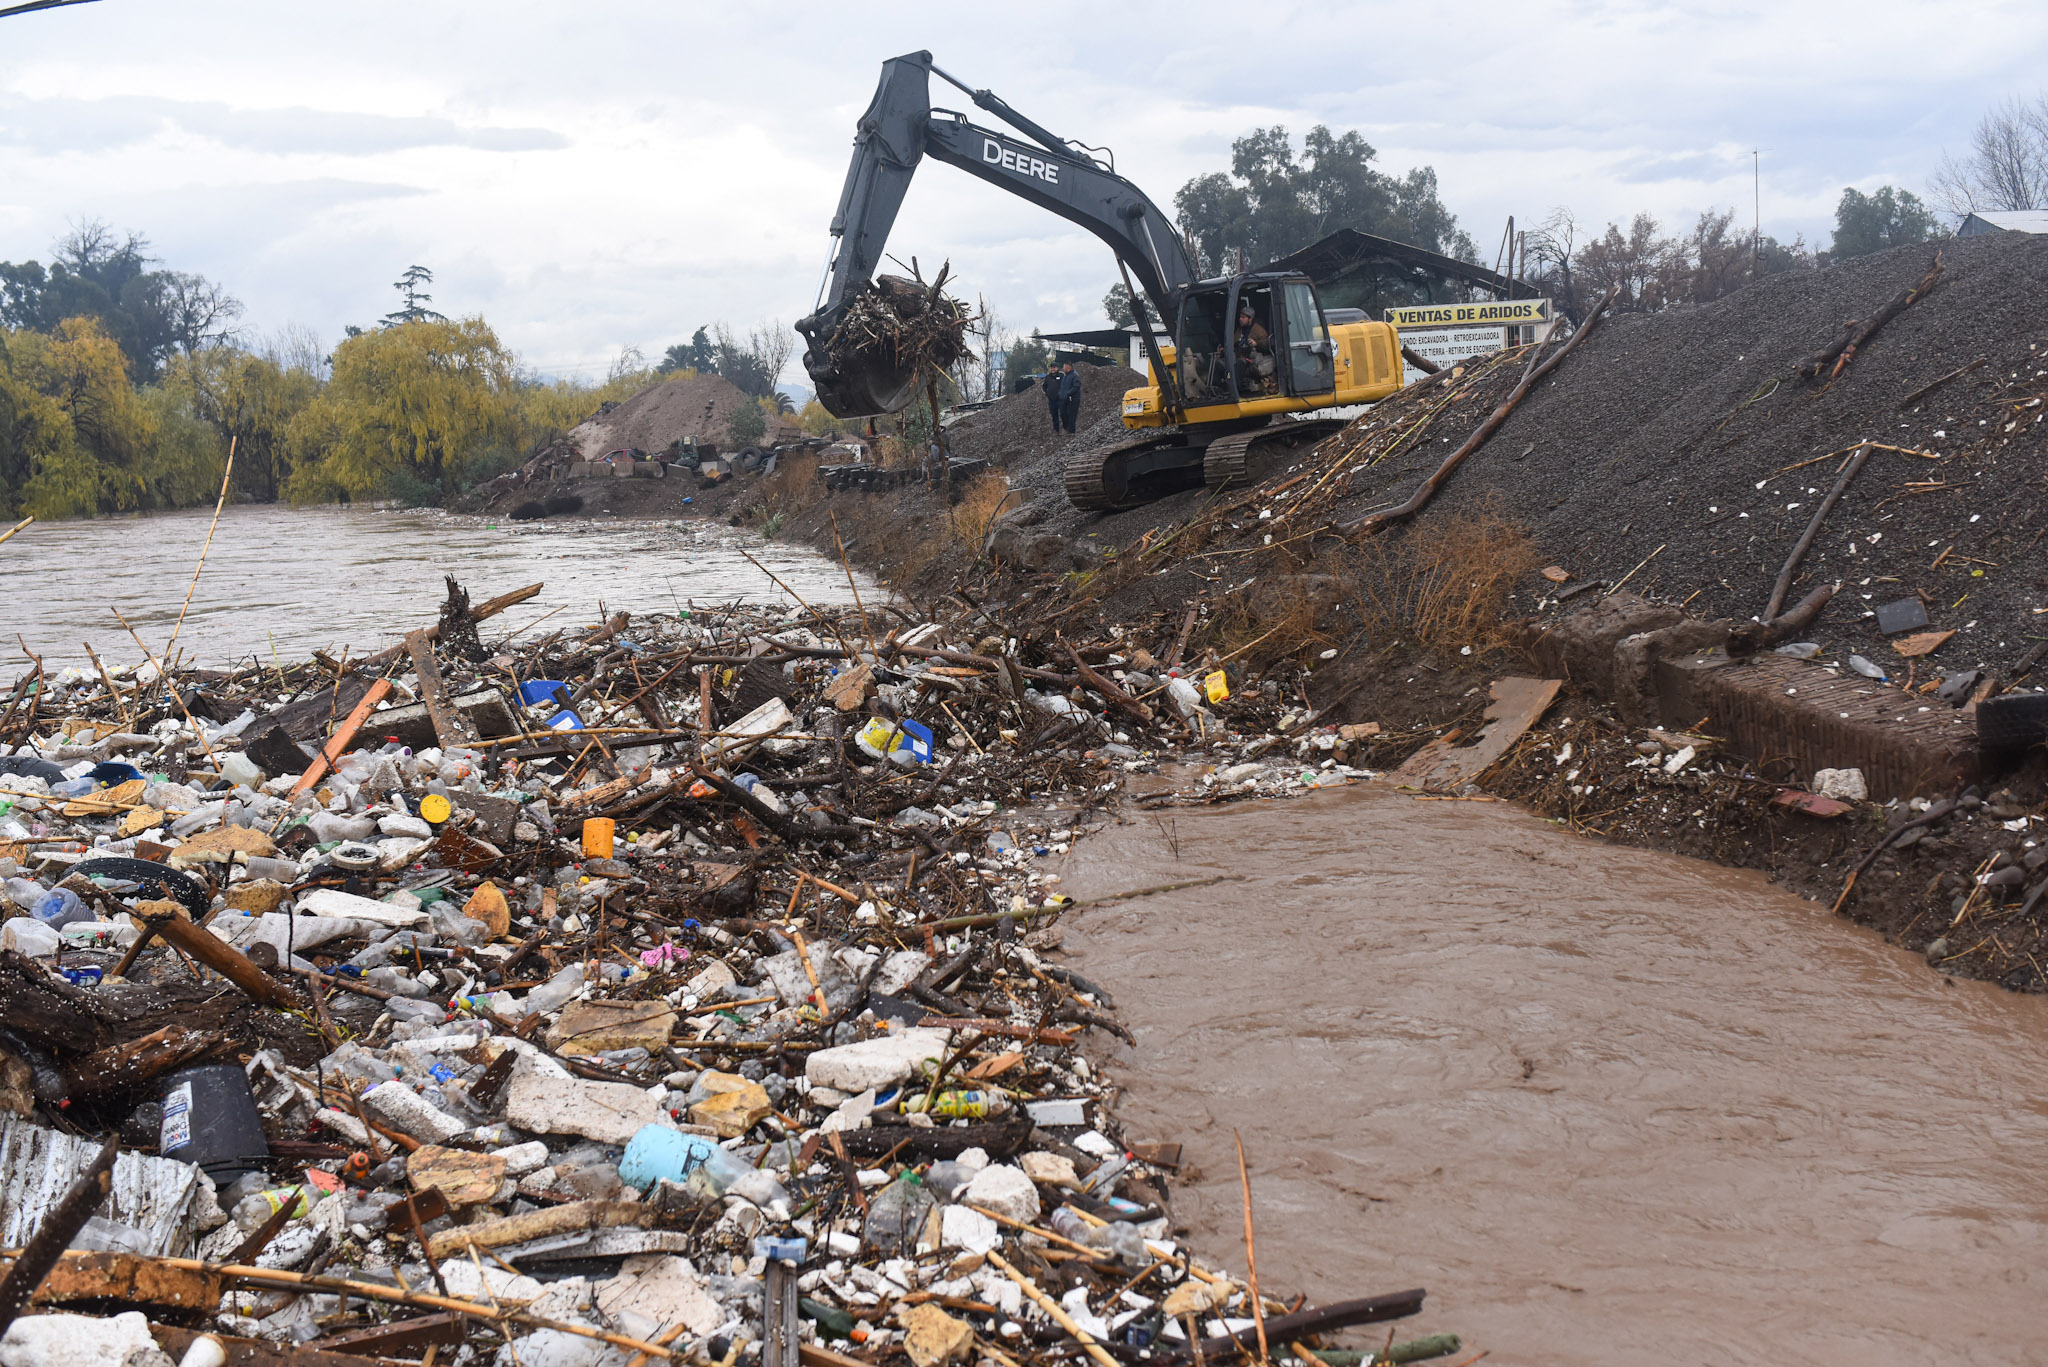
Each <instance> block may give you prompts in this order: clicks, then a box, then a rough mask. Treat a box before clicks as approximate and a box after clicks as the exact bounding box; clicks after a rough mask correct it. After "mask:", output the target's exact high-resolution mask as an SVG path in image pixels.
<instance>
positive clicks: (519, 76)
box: [0, 0, 2048, 378]
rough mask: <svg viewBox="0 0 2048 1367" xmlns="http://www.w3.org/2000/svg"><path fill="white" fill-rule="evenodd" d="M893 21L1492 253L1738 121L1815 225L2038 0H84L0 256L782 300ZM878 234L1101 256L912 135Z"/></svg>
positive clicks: (1008, 252) (1062, 261)
mask: <svg viewBox="0 0 2048 1367" xmlns="http://www.w3.org/2000/svg"><path fill="white" fill-rule="evenodd" d="M1254 24H1256V25H1257V28H1256V29H1254V27H1253V25H1254ZM919 47H928V48H930V49H931V50H932V52H933V54H934V56H935V58H936V60H937V62H938V63H939V65H940V66H942V67H945V68H946V69H948V70H949V71H951V72H952V73H953V74H955V75H957V76H959V77H961V78H962V79H963V80H966V81H968V82H970V83H972V84H975V85H979V86H986V87H989V88H991V89H993V90H995V91H996V92H997V93H998V94H1000V95H1002V96H1003V97H1004V98H1006V99H1008V100H1009V101H1010V102H1011V104H1013V105H1014V106H1016V107H1017V108H1019V109H1020V110H1023V111H1024V112H1026V113H1027V114H1029V115H1031V116H1032V117H1034V118H1036V119H1037V120H1038V121H1039V122H1041V123H1044V124H1046V125H1048V126H1049V127H1051V128H1052V129H1053V130H1054V131H1056V132H1058V133H1061V134H1063V135H1065V136H1069V137H1074V138H1077V139H1079V140H1082V141H1085V142H1090V143H1098V144H1099V143H1107V144H1109V145H1111V146H1113V147H1114V149H1115V151H1116V155H1117V165H1118V168H1119V169H1120V170H1121V171H1122V172H1123V173H1124V174H1125V175H1127V176H1129V177H1130V178H1131V179H1132V180H1134V181H1135V182H1136V183H1138V184H1139V185H1140V186H1142V187H1144V188H1145V189H1146V190H1147V191H1148V192H1149V193H1150V194H1151V195H1152V196H1153V198H1155V199H1156V200H1158V201H1160V202H1161V203H1162V204H1164V205H1167V206H1168V207H1169V209H1170V206H1171V200H1172V195H1173V192H1174V190H1175V189H1176V188H1177V187H1178V186H1180V185H1181V184H1182V183H1183V182H1184V181H1185V180H1187V179H1188V177H1190V176H1192V175H1196V174H1199V173H1201V172H1204V171H1208V170H1214V169H1221V168H1223V167H1225V166H1227V164H1228V158H1229V147H1230V142H1231V139H1232V138H1233V137H1235V136H1238V135H1240V134H1242V133H1244V132H1246V131H1248V130H1249V129H1251V128H1253V127H1255V126H1261V125H1270V124H1274V123H1279V124H1284V125H1285V126H1287V127H1288V128H1290V129H1293V130H1295V131H1296V132H1297V133H1298V132H1300V131H1301V130H1303V129H1306V128H1307V127H1309V126H1310V125H1312V124H1315V123H1319V122H1320V123H1327V124H1329V125H1331V126H1332V127H1334V128H1337V129H1340V130H1341V129H1345V128H1358V129H1360V130H1362V131H1363V132H1364V134H1365V135H1366V137H1367V138H1368V140H1369V141H1371V142H1372V143H1373V144H1374V145H1375V146H1376V147H1378V148H1379V149H1380V152H1381V157H1382V164H1383V165H1384V166H1385V168H1386V169H1388V170H1391V171H1395V172H1399V171H1403V170H1405V169H1407V168H1408V167H1410V166H1413V165H1417V164H1425V163H1426V164H1429V165H1432V166H1434V167H1435V168H1436V169H1437V172H1438V175H1439V177H1440V178H1441V183H1442V188H1443V194H1444V198H1445V200H1446V201H1447V202H1448V203H1449V204H1450V206H1451V207H1452V208H1453V210H1455V211H1456V212H1457V214H1458V215H1459V217H1460V220H1461V222H1462V223H1463V224H1464V226H1465V227H1466V228H1467V229H1468V230H1469V231H1470V232H1471V234H1472V236H1473V237H1474V239H1475V240H1477V241H1479V242H1480V243H1482V244H1483V246H1484V248H1485V250H1486V252H1487V254H1488V255H1489V257H1490V256H1491V254H1492V244H1493V243H1494V242H1496V241H1497V240H1498V238H1499V235H1500V231H1501V225H1502V222H1503V220H1504V219H1505V218H1506V217H1507V216H1508V215H1509V214H1514V215H1516V216H1517V217H1518V218H1519V219H1520V220H1521V221H1523V222H1524V223H1527V222H1529V221H1531V220H1536V219H1540V218H1541V217H1542V216H1544V215H1545V214H1546V213H1548V212H1549V211H1550V210H1551V209H1552V208H1554V207H1556V206H1559V205H1567V206H1570V208H1571V209H1572V210H1573V211H1574V212H1575V214H1576V215H1577V217H1578V218H1579V220H1580V221H1581V222H1582V223H1588V224H1592V225H1596V226H1597V225H1598V224H1600V223H1604V222H1605V221H1607V220H1608V219H1610V218H1620V219H1623V220H1625V219H1626V218H1627V216H1629V215H1630V214H1632V213H1634V212H1636V211H1638V210H1648V211H1650V212H1652V213H1655V214H1657V215H1658V216H1660V217H1661V218H1663V219H1664V220H1665V221H1666V222H1667V224H1669V223H1675V222H1679V221H1684V220H1689V219H1690V218H1691V216H1692V215H1694V214H1695V213H1697V212H1698V211H1699V210H1700V209H1702V208H1707V207H1710V206H1716V205H1718V206H1724V207H1727V206H1739V207H1740V209H1741V217H1742V218H1743V219H1744V220H1745V221H1746V220H1747V218H1748V214H1749V205H1750V190H1751V183H1750V171H1751V162H1750V150H1751V149H1752V148H1761V149H1763V157H1762V167H1763V176H1762V199H1763V211H1762V212H1763V227H1764V230H1765V231H1766V232H1769V233H1772V234H1774V235H1776V236H1779V237H1781V238H1785V239H1790V238H1791V237H1792V236H1794V235H1795V234H1804V235H1805V236H1806V238H1807V240H1808V241H1809V242H1818V243H1820V244H1822V245H1824V244H1825V242H1826V239H1827V236H1828V232H1829V228H1830V225H1831V222H1832V209H1833V205H1834V202H1835V200H1836V198H1837V197H1838V196H1839V195H1840V193H1841V189H1842V187H1843V186H1844V185H1855V186H1858V187H1862V188H1865V189H1869V188H1874V187H1875V186H1877V185H1880V184H1883V183H1886V182H1892V183H1897V184H1900V185H1904V186H1908V187H1912V188H1916V189H1918V188H1922V187H1924V185H1925V182H1926V179H1927V176H1928V173H1929V172H1930V171H1931V170H1932V169H1933V167H1934V165H1935V163H1936V161H1937V159H1938V158H1939V156H1940V154H1941V152H1942V150H1943V148H1945V147H1948V148H1955V147H1959V146H1960V145H1961V144H1962V143H1963V141H1964V140H1965V139H1966V138H1967V137H1968V134H1969V130H1970V128H1971V126H1972V124H1973V123H1974V122H1975V121H1976V119H1977V117H1978V116H1979V115H1980V114H1981V113H1982V111H1983V110H1984V108H1985V107H1986V106H1987V105H1988V104H1989V103H1991V102H1992V101H1994V100H1997V99H1999V98H2002V97H2004V96H2006V95H2011V94H2024V95H2032V94H2034V93H2037V92H2038V91H2039V90H2040V89H2041V87H2042V86H2043V84H2044V83H2048V77H2044V76H2043V74H2042V73H2043V69H2044V63H2043V58H2044V56H2048V5H2043V4H2041V3H2040V2H2039V0H2030V2H2028V3H2013V2H2009V0H1973V3H1971V4H1969V5H1958V4H1955V3H1952V2H1951V3H1948V4H1935V3H1920V2H1918V0H1848V2H1838V0H1789V3H1787V2H1786V0H1778V3H1772V4H1741V3H1722V4H1714V5H1705V4H1685V5H1680V4H1665V5H1655V4H1639V3H1628V2H1626V0H1608V2H1607V3H1578V4H1562V3H1547V2H1546V0H1522V2H1521V3H1513V4H1508V3H1495V0H1466V3H1463V4H1460V5H1457V6H1425V5H1414V4H1398V5H1397V4H1392V3H1383V4H1372V5H1350V4H1344V3H1338V2H1334V0H1333V2H1331V3H1324V4H1318V5H1299V4H1290V3H1285V2H1284V0H1259V3H1253V4H1245V3H1232V4H1208V3H1202V0H1182V2H1181V3H1174V4H1150V3H1143V4H1140V3H1125V4H1119V5H1105V4H1094V5H1086V4H1083V5H1073V4H1066V5H1052V6H1045V7H1032V6H1028V5H1011V6H1001V7H991V8H990V9H988V10H982V9H981V8H980V7H979V6H970V5H962V4H958V3H954V4H944V5H939V4H930V5H915V4H890V3H869V4H862V5H831V6H824V5H808V4H797V5H789V4H784V5H766V4H732V3H726V4H716V5H713V4H704V3H698V2H696V0H689V2H687V3H681V4H677V3H656V2H655V0H586V2H585V3H583V4H577V5H570V4H563V3H553V4H531V3H518V2H517V0H512V2H505V0H500V2H498V3H491V4H484V3H472V2H471V0H424V3H422V2H421V0H414V3H410V4H396V3H386V2H385V0H357V2H356V3H353V4H350V5H346V6H307V5H279V4H276V3H266V4H257V3H253V2H244V0H99V3H94V4H87V5H81V6H78V7H75V8H68V9H59V10H53V11H46V12H40V13H34V14H28V15H22V16H17V17H11V18H6V19H0V260H21V259H24V258H28V257H41V256H44V255H46V254H47V252H48V249H49V245H50V243H51V241H52V240H53V239H55V238H56V237H58V236H59V235H61V234H62V233H63V232H64V231H65V228H66V225H67V223H70V222H73V221H77V220H79V219H83V218H100V219H104V220H106V221H108V222H109V223H111V224H113V225H115V226H117V227H120V228H124V229H134V230H137V231H140V232H143V233H145V234H147V235H148V237H149V238H150V240H151V241H152V242H153V243H154V244H155V246H156V248H157V251H158V252H159V254H160V255H161V256H162V258H163V259H164V260H165V261H166V262H168V263H170V264H171V265H174V266H176V267H178V268H181V269H188V270H198V271H202V272H204V273H205V274H207V275H210V276H213V277H215V278H216V279H219V280H221V281H222V282H224V283H225V284H226V285H227V286H228V287H229V288H230V289H231V290H232V291H233V292H234V293H235V294H237V295H238V296H239V297H241V298H242V299H243V300H244V301H245V302H246V303H247V305H248V318H247V320H246V321H247V323H248V324H249V326H250V327H251V328H252V329H255V330H258V331H262V330H267V329H272V328H275V327H278V326H279V325H282V324H285V323H297V324H302V325H306V326H310V327H312V328H313V329H315V330H316V331H317V332H319V333H320V334H321V335H322V336H323V337H324V338H326V339H328V340H330V341H331V340H333V339H334V338H336V337H338V335H339V334H340V332H341V329H342V327H343V326H344V325H345V324H348V323H351V322H353V323H358V324H368V323H371V322H373V321H374V320H375V319H376V318H377V317H378V316H379V315H381V314H383V313H385V312H387V311H388V310H389V309H390V308H391V307H393V304H394V301H395V296H394V294H393V292H392V290H391V289H390V286H389V283H388V282H390V281H391V280H393V279H394V278H396V276H397V274H398V272H399V271H400V270H402V269H404V268H405V267H406V266H407V265H409V264H411V263H414V262H418V263H421V264H424V265H427V266H429V267H431V268H432V269H433V271H434V272H435V276H436V286H435V303H436V306H437V307H439V308H440V309H442V311H444V312H447V313H450V314H470V313H480V314H482V315H483V316H484V317H486V318H487V319H489V320H490V322H491V323H492V324H493V325H494V326H496V327H497V329H498V330H499V333H500V335H501V336H503V337H504V338H505V339H506V340H507V341H508V342H509V343H510V344H511V345H512V346H513V347H514V348H516V349H517V350H518V352H519V353H520V355H521V356H522V358H523V359H524V360H526V361H527V362H528V363H529V364H531V365H533V366H535V367H537V368H539V369H541V370H543V371H547V372H552V373H556V374H562V375H578V376H596V375H601V374H602V372H603V370H604V369H605V367H606V365H607V364H608V362H609V361H610V359H611V358H612V357H613V356H615V355H616V354H617V353H618V351H619V349H620V348H621V347H623V346H627V345H636V346H639V347H641V348H643V349H644V350H646V351H647V352H648V354H649V355H651V356H653V355H659V353H660V351H661V349H662V348H663V347H665V346H666V345H667V344H669V343H670V342H673V341H680V340H683V339H685V338H687V336H688V335H689V333H690V331H691V329H692V328H694V327H695V326H697V325H698V324H700V323H705V322H709V321H712V320H718V319H723V320H727V321H729V322H731V323H733V324H735V325H736V326H738V327H740V328H741V329H742V330H744V329H745V328H747V327H749V326H752V325H754V324H757V323H761V322H765V321H768V320H770V319H779V320H781V321H782V322H784V323H787V322H789V321H791V320H793V319H795V318H797V317H799V316H801V315H802V314H804V313H805V312H807V311H808V310H809V308H810V306H811V304H812V301H813V299H814V296H815V293H816V290H817V287H818V281H819V274H820V270H821V267H822V265H823V262H824V259H825V253H826V246H827V240H826V234H825V225H826V223H827V221H828V220H829V219H830V217H831V213H832V209H833V206H834V203H835V201H836V198H837V196H838V192H839V186H840V183H841V180H842V178H843V176H844V174H845V167H846V158H847V153H848V149H849V144H850V139H851V136H852V130H853V123H854V120H855V118H856V117H857V116H858V115H859V113H860V111H861V110H862V109H863V108H864V107H865V106H866V103H867V100H868V97H869V95H870V94H871V93H872V91H873V88H874V83H875V78H876V75H877V73H878V64H879V63H880V62H881V60H882V59H884V58H886V57H890V56H893V55H896V54H898V53H901V52H905V51H909V50H912V49H915V48H919ZM1475 53H1479V54H1491V55H1473V54H1475ZM936 98H937V97H936V96H935V99H936ZM938 102H940V103H945V102H946V101H945V100H943V99H938ZM891 246H892V249H893V250H894V251H895V252H896V253H897V254H899V255H901V256H903V257H904V258H905V259H908V257H909V256H911V255H912V254H915V255H916V256H917V257H918V258H919V259H920V261H921V262H923V263H926V265H927V267H929V265H930V264H932V263H935V262H937V261H938V260H939V259H941V258H950V259H951V261H952V263H953V267H954V271H955V273H956V276H957V278H958V279H959V281H960V283H961V285H962V287H963V289H964V290H965V291H967V292H969V293H979V294H980V295H981V296H982V297H983V298H984V300H985V301H986V302H987V303H988V304H989V305H990V306H991V307H993V308H994V309H995V310H996V312H997V313H998V314H999V315H1000V316H1001V317H1002V318H1003V319H1004V320H1005V322H1007V323H1009V324H1011V325H1013V326H1019V327H1023V328H1029V327H1030V326H1033V325H1037V326H1042V327H1044V328H1046V329H1048V330H1052V329H1056V328H1060V327H1081V326H1092V325H1098V324H1099V323H1100V321H1101V319H1100V314H1099V301H1100V299H1101V297H1102V294H1103V292H1104V290H1105V289H1106V288H1107V287H1108V285H1109V284H1110V282H1111V281H1112V280H1113V279H1114V278H1115V275H1114V266H1113V263H1112V261H1111V259H1110V257H1109V255H1108V253H1107V251H1106V249H1104V248H1103V247H1101V246H1100V245H1099V244H1097V243H1096V242H1095V241H1094V240H1093V239H1092V238H1089V237H1088V236H1086V235H1085V234H1083V233H1081V232H1080V231H1079V230H1078V229H1074V228H1071V227H1069V226H1067V225H1066V224H1065V223H1063V222H1061V221H1059V220H1057V219H1054V218H1052V217H1050V216H1048V215H1045V214H1043V213H1041V212H1039V211H1036V210H1033V209H1031V208H1030V207H1029V206H1026V205H1024V204H1022V203H1021V202H1020V201H1016V200H1013V199H1010V198H1009V197H1007V196H1004V195H1002V194H1000V193H999V192H997V191H995V190H993V189H991V188H989V187H987V186H985V185H983V184H981V183H979V182H977V181H973V180H970V179H969V178H967V177H965V176H962V175H960V174H958V173H957V172H955V171H953V170H952V169H950V168H948V167H944V166H939V165H935V164H930V163H927V165H926V167H925V169H924V170H923V172H922V173H921V174H920V176H919V179H918V181H917V183H916V184H915V185H914V186H913V187H912V189H911V193H910V198H909V200H908V202H907V203H906V205H905V210H904V213H903V216H902V217H901V218H900V219H899V221H898V224H897V228H896V232H895V235H894V237H893V238H892V241H891ZM789 374H790V377H791V378H797V377H799V376H800V371H798V370H797V369H796V368H795V365H794V363H792V369H791V371H790V372H789Z"/></svg>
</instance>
